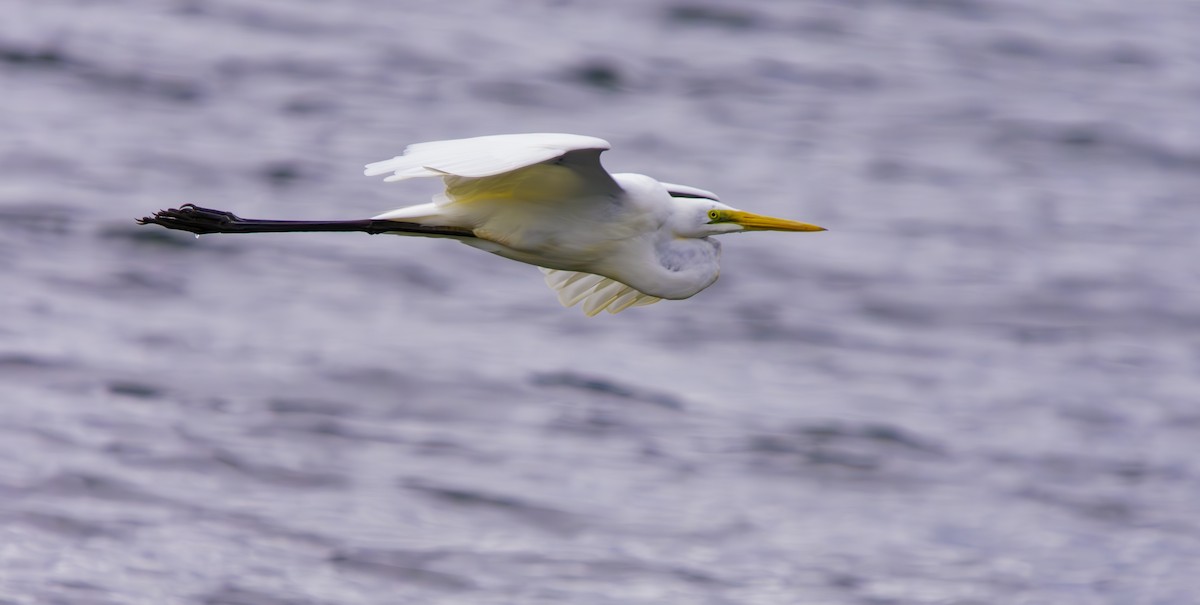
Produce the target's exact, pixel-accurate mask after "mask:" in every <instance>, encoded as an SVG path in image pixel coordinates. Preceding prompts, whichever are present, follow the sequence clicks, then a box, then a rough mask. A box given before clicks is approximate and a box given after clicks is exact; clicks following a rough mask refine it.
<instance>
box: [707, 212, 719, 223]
mask: <svg viewBox="0 0 1200 605" xmlns="http://www.w3.org/2000/svg"><path fill="white" fill-rule="evenodd" d="M708 218H710V219H712V220H714V221H715V220H717V219H719V218H721V213H720V212H718V211H716V210H709V211H708Z"/></svg>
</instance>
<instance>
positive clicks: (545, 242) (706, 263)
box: [138, 133, 824, 316]
mask: <svg viewBox="0 0 1200 605" xmlns="http://www.w3.org/2000/svg"><path fill="white" fill-rule="evenodd" d="M609 148H610V145H609V144H608V142H607V141H605V140H603V139H598V138H595V137H588V136H580V135H573V134H553V133H538V134H506V135H493V136H482V137H474V138H468V139H454V140H449V141H433V142H429V143H418V144H415V145H410V146H408V147H407V148H406V149H405V150H404V153H403V154H402V155H399V156H396V157H394V158H392V159H390V160H383V161H381V162H375V163H372V164H367V166H366V171H365V174H366V175H367V176H377V175H383V174H389V173H390V175H389V176H388V177H387V178H385V179H384V180H385V181H403V180H406V179H412V178H420V177H442V180H443V181H444V182H445V191H444V192H442V193H440V194H438V195H436V196H434V198H433V201H432V202H430V203H426V204H418V205H415V206H408V207H405V208H399V209H397V210H392V211H391V212H385V213H383V214H380V215H378V216H375V217H373V218H371V219H366V220H357V221H278V220H257V219H242V218H239V217H237V216H235V215H233V214H232V213H229V212H223V211H219V210H210V209H206V208H200V207H197V206H194V205H191V204H186V205H184V206H182V207H180V208H178V209H171V210H164V211H161V212H158V213H156V214H155V215H154V216H152V217H146V218H143V219H141V220H140V221H138V222H139V223H141V224H147V223H154V224H158V225H162V226H164V227H168V228H171V229H182V230H185V231H190V232H192V233H197V234H200V233H252V232H280V231H365V232H368V233H395V234H399V235H420V236H428V237H445V238H451V239H456V240H458V241H460V242H462V243H464V244H467V245H469V246H473V247H475V248H479V249H481V250H485V251H487V252H491V253H493V254H497V255H500V256H503V257H505V258H510V259H513V260H517V261H521V262H523V263H529V264H531V265H536V266H538V267H540V268H541V270H542V271H543V272H544V273H545V278H546V283H547V284H549V285H550V287H551V288H553V289H554V290H556V291H557V293H558V299H559V301H560V302H562V304H563V305H565V306H573V305H575V304H578V303H581V302H582V303H583V310H584V312H585V313H587V315H589V316H593V315H596V314H597V313H599V312H600V311H603V310H607V311H608V312H609V313H618V312H620V311H623V310H625V309H627V308H629V307H631V306H635V305H647V304H650V303H654V302H658V301H659V300H661V299H664V298H665V299H673V300H675V299H683V298H688V297H690V296H693V295H694V294H696V293H697V292H700V291H701V290H703V289H705V288H707V287H709V286H710V285H712V284H713V282H715V281H716V280H717V276H718V274H719V273H720V265H719V259H720V255H721V246H720V244H719V243H718V242H717V241H716V240H714V239H712V238H711V237H710V236H713V235H720V234H723V233H735V232H740V231H761V230H774V231H824V229H823V228H821V227H818V226H816V225H810V224H808V223H801V222H797V221H791V220H786V219H780V218H773V217H769V216H762V215H758V214H752V213H750V212H745V211H742V210H738V209H735V208H732V207H730V206H727V205H725V204H722V203H721V202H720V201H719V200H718V199H717V196H716V195H715V194H713V193H712V192H709V191H705V190H703V189H697V188H695V187H688V186H686V185H676V184H673V183H664V182H660V181H657V180H654V179H652V178H650V177H648V176H644V175H640V174H628V173H622V174H609V173H608V172H607V171H605V170H604V168H603V167H602V166H601V165H600V153H601V152H602V151H604V150H606V149H609Z"/></svg>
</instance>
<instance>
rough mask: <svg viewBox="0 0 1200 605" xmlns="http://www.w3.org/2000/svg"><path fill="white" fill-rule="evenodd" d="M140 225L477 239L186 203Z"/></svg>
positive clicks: (447, 231)
mask: <svg viewBox="0 0 1200 605" xmlns="http://www.w3.org/2000/svg"><path fill="white" fill-rule="evenodd" d="M137 223H138V224H139V225H150V224H154V225H160V226H162V227H166V228H167V229H178V230H180V231H188V232H190V233H195V234H197V235H202V234H207V233H285V232H291V231H361V232H364V233H371V234H375V233H407V234H411V235H428V236H443V237H458V238H464V237H472V238H473V237H475V233H474V232H473V231H471V230H470V229H464V228H461V227H442V226H435V225H420V224H417V223H406V222H400V221H389V220H378V219H362V220H354V221H281V220H263V219H251V218H242V217H240V216H238V215H236V214H234V213H232V212H226V211H224V210H213V209H211V208H201V207H199V206H196V205H194V204H184V205H182V206H180V207H179V208H170V209H168V210H160V211H158V212H155V213H154V216H147V217H143V218H140V219H138V221H137Z"/></svg>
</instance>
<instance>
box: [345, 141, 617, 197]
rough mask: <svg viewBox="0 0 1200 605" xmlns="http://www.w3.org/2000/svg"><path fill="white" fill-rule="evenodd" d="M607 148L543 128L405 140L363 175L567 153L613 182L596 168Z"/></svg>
mask: <svg viewBox="0 0 1200 605" xmlns="http://www.w3.org/2000/svg"><path fill="white" fill-rule="evenodd" d="M610 147H611V146H610V145H609V144H608V141H605V140H604V139H598V138H596V137H586V136H582V135H577V134H560V133H545V132H543V133H532V134H499V135H491V136H484V137H472V138H469V139H452V140H449V141H432V142H429V143H416V144H414V145H409V146H408V147H407V148H405V150H404V154H403V155H398V156H396V157H394V158H392V159H390V160H383V161H381V162H374V163H371V164H367V166H366V170H365V171H364V173H363V174H365V175H367V176H377V175H380V174H387V173H389V172H391V173H392V174H391V176H389V177H387V178H385V179H384V180H385V181H388V182H392V181H403V180H405V179H412V178H420V177H429V176H457V177H464V178H483V177H489V176H496V175H500V174H504V173H507V172H512V171H514V170H518V169H520V168H524V167H526V166H532V165H534V164H540V163H542V162H547V161H549V160H553V159H556V158H564V156H567V155H568V154H570V155H571V156H572V157H571V158H570V160H571V162H570V163H571V164H573V165H577V167H578V168H580V169H582V170H584V171H587V172H589V173H590V174H589V175H588V176H593V177H600V175H603V176H602V177H600V178H601V180H607V182H608V183H609V184H611V186H614V187H615V186H616V183H615V182H613V180H612V177H610V176H609V175H608V173H607V172H605V171H604V169H603V168H601V167H600V152H602V151H604V150H606V149H609V148H610ZM597 173H598V174H597Z"/></svg>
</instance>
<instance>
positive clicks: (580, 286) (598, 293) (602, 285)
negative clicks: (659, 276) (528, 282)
mask: <svg viewBox="0 0 1200 605" xmlns="http://www.w3.org/2000/svg"><path fill="white" fill-rule="evenodd" d="M538 268H539V269H541V270H542V273H545V274H546V284H547V285H549V286H550V287H551V288H553V289H554V290H555V291H556V292H557V293H558V301H559V302H561V303H562V304H563V306H564V307H572V306H575V305H576V304H578V303H580V302H582V303H583V312H584V313H587V315H588V317H594V316H595V315H596V314H597V313H599V312H601V311H604V310H607V311H608V312H609V313H620V312H621V311H624V310H625V309H628V308H629V307H634V306H642V305H650V304H654V303H656V302H658V301H660V300H662V299H661V298H658V297H656V296H650V295H648V294H642V293H641V292H638V291H637V290H634V289H633V288H630V287H629V286H626V285H625V284H623V283H621V282H619V281H615V280H612V279H609V278H607V277H604V276H601V275H594V274H591V273H580V272H577V271H562V270H559V269H547V268H545V267H538Z"/></svg>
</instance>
